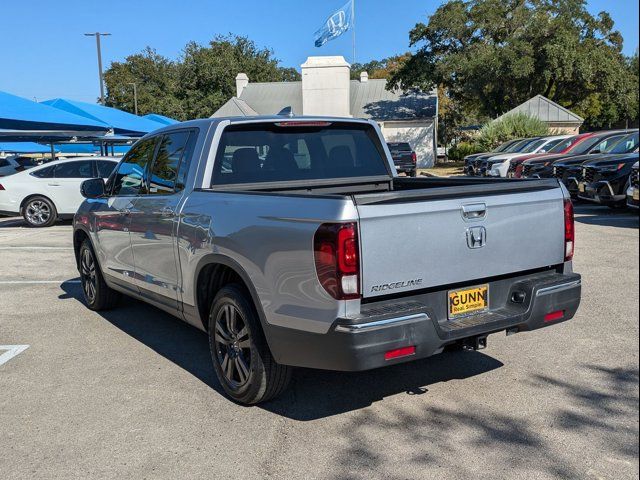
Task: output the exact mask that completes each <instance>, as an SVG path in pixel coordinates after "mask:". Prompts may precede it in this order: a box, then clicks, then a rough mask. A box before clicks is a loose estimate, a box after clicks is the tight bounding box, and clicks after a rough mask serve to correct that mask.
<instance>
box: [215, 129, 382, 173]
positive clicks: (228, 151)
mask: <svg viewBox="0 0 640 480" xmlns="http://www.w3.org/2000/svg"><path fill="white" fill-rule="evenodd" d="M301 124H302V122H295V121H283V122H280V123H266V124H265V123H262V124H248V125H247V124H245V125H232V126H229V127H227V128H226V129H225V130H224V132H223V133H222V137H221V139H220V147H219V148H218V152H217V154H216V161H215V164H214V169H213V176H212V182H211V186H218V185H231V184H241V183H263V182H283V181H291V180H323V179H335V178H352V177H369V176H380V175H385V176H387V175H389V172H388V166H387V162H386V158H385V156H384V153H383V150H382V146H381V144H380V141H379V138H378V135H377V133H376V131H375V129H374V128H372V127H371V126H370V125H366V124H355V123H340V122H315V123H314V124H313V125H305V126H303V125H301Z"/></svg>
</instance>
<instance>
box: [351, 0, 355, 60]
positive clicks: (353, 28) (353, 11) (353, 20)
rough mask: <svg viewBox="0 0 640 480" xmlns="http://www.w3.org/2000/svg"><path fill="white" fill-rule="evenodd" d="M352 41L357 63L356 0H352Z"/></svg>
mask: <svg viewBox="0 0 640 480" xmlns="http://www.w3.org/2000/svg"><path fill="white" fill-rule="evenodd" d="M351 23H352V26H351V42H352V43H353V63H356V0H351Z"/></svg>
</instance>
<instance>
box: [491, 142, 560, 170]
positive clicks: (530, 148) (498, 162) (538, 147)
mask: <svg viewBox="0 0 640 480" xmlns="http://www.w3.org/2000/svg"><path fill="white" fill-rule="evenodd" d="M571 136H572V135H554V136H552V137H542V138H539V139H537V140H535V141H533V142H531V143H530V144H529V145H527V146H526V148H525V149H524V150H522V151H520V152H515V153H501V154H499V155H494V156H493V157H490V158H488V159H487V168H486V172H487V176H489V177H502V178H505V177H506V176H507V173H508V172H509V165H511V160H513V159H514V158H517V157H520V156H524V155H537V154H543V153H547V152H548V151H549V150H551V149H552V148H553V147H555V146H556V145H557V144H558V143H560V142H561V141H562V140H564V139H565V138H569V137H571Z"/></svg>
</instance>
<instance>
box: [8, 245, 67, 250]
mask: <svg viewBox="0 0 640 480" xmlns="http://www.w3.org/2000/svg"><path fill="white" fill-rule="evenodd" d="M0 250H73V247H39V246H35V247H34V246H23V245H16V246H8V247H0Z"/></svg>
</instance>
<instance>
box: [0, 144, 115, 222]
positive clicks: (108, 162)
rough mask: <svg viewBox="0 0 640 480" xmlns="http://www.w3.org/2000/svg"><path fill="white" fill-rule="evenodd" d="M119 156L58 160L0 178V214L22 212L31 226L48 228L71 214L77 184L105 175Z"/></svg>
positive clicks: (77, 193) (77, 202) (77, 195)
mask: <svg viewBox="0 0 640 480" xmlns="http://www.w3.org/2000/svg"><path fill="white" fill-rule="evenodd" d="M118 161H119V158H113V157H85V158H75V159H73V160H58V161H55V162H51V163H47V164H44V165H40V166H38V167H34V168H31V169H29V170H25V171H22V172H19V173H15V174H13V175H11V176H10V177H2V178H0V214H3V215H22V216H23V217H24V219H25V220H26V221H27V223H28V224H29V225H31V226H32V227H49V226H51V225H53V224H54V223H55V222H56V220H57V219H58V218H65V217H71V216H73V215H74V214H75V213H76V211H77V210H78V207H79V206H80V204H81V203H82V202H83V201H84V198H83V197H82V195H81V194H80V184H81V183H82V182H83V181H84V180H86V179H88V178H98V177H102V178H105V179H106V178H107V177H109V175H110V174H111V172H112V171H113V169H114V168H115V166H116V165H117V164H118Z"/></svg>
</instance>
